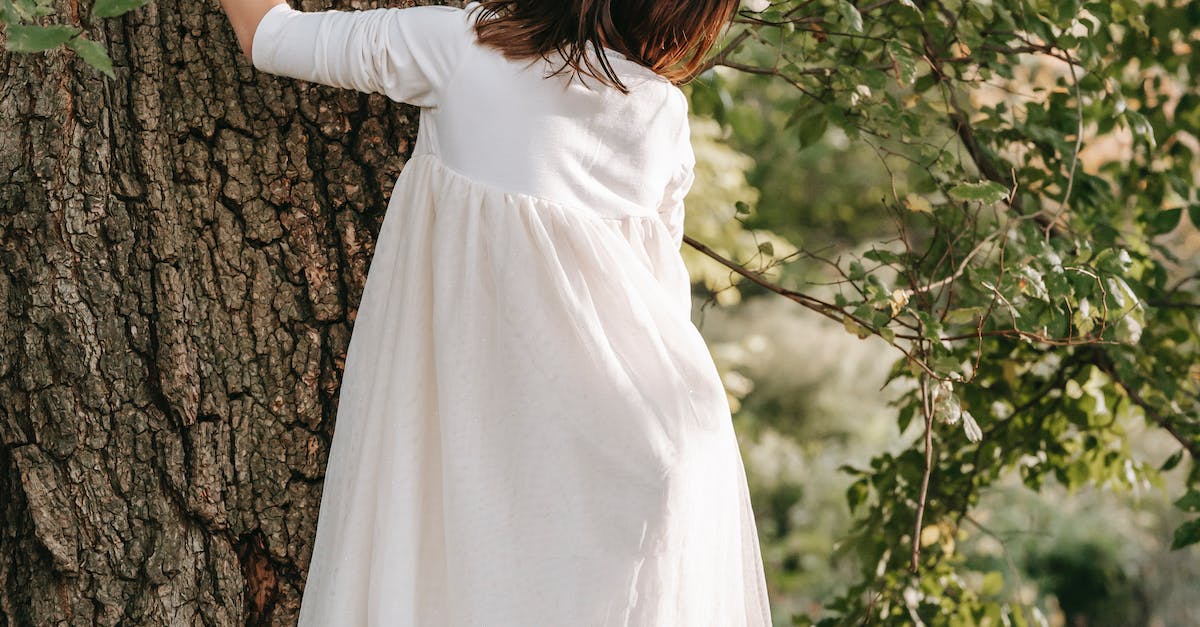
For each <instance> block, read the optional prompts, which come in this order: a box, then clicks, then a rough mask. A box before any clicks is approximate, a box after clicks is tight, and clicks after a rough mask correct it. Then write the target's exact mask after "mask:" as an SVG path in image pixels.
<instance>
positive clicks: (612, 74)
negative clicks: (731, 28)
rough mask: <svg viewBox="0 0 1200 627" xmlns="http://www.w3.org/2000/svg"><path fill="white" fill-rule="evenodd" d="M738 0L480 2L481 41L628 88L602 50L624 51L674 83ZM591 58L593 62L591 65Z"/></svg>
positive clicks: (513, 55)
mask: <svg viewBox="0 0 1200 627" xmlns="http://www.w3.org/2000/svg"><path fill="white" fill-rule="evenodd" d="M738 1H739V0H481V2H480V4H479V6H478V7H477V8H478V9H479V13H478V15H476V22H475V31H476V34H477V35H478V38H479V42H480V43H481V44H483V45H486V46H490V47H492V48H495V49H497V50H499V51H500V52H501V53H503V54H504V56H506V57H508V58H510V59H533V58H538V57H541V58H544V59H548V58H549V57H548V55H549V54H550V53H552V52H553V53H556V54H557V55H559V56H560V57H561V58H562V59H563V60H564V64H563V65H562V66H561V67H560V68H559V71H560V72H561V71H568V70H569V71H573V72H577V73H579V74H584V75H587V76H591V77H593V78H595V79H597V80H599V81H600V82H601V83H604V84H607V85H610V86H613V87H615V88H617V89H619V90H620V91H622V92H626V91H627V89H626V86H625V84H624V83H623V82H622V81H621V79H620V77H619V76H618V75H617V72H616V71H614V70H613V68H612V66H611V65H610V64H609V62H608V59H607V57H605V56H604V55H603V54H599V55H594V56H593V55H589V54H588V48H589V47H594V49H595V50H597V51H600V50H603V49H604V48H607V49H609V50H613V51H616V52H618V53H620V54H622V55H624V56H625V57H626V58H627V59H629V60H630V61H633V62H635V63H638V64H640V65H643V66H645V67H647V68H649V69H651V70H653V71H654V72H656V73H658V74H660V75H662V76H664V77H666V78H668V79H669V80H670V81H671V82H673V83H675V84H679V83H681V82H686V80H687V79H688V78H690V77H691V76H692V75H693V74H694V73H695V71H696V70H697V69H698V68H699V67H700V66H701V65H702V64H703V62H704V57H705V55H706V54H707V53H708V52H709V51H710V50H711V49H712V46H713V44H714V43H716V41H717V38H718V37H719V36H720V34H721V31H722V30H723V29H724V28H725V27H726V26H727V25H728V24H729V22H730V19H731V18H732V17H733V14H734V12H735V11H736V9H737V6H738ZM597 64H598V66H599V67H597Z"/></svg>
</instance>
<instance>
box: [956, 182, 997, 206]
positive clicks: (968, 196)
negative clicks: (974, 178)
mask: <svg viewBox="0 0 1200 627" xmlns="http://www.w3.org/2000/svg"><path fill="white" fill-rule="evenodd" d="M1007 196H1008V188H1007V187H1005V186H1003V185H1001V184H999V183H997V182H995V181H979V182H977V183H959V184H958V185H955V186H954V187H951V188H950V197H951V198H955V199H958V200H981V201H983V202H996V201H998V200H1000V199H1002V198H1005V197H1007Z"/></svg>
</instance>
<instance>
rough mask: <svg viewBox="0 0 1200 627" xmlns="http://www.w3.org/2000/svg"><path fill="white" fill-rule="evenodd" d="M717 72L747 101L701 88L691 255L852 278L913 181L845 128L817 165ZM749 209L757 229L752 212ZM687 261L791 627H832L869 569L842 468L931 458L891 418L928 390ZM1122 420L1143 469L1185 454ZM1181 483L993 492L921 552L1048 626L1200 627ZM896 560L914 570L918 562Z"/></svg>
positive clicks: (774, 88) (1197, 565) (743, 78)
mask: <svg viewBox="0 0 1200 627" xmlns="http://www.w3.org/2000/svg"><path fill="white" fill-rule="evenodd" d="M715 72H716V73H719V74H720V75H721V82H722V84H723V86H724V87H725V88H726V92H727V95H732V100H729V99H728V98H727V100H726V102H724V103H721V106H719V107H714V106H713V105H712V102H711V100H712V98H714V96H713V94H712V93H710V92H711V90H709V89H707V88H706V86H705V85H704V84H703V83H704V81H705V80H706V78H705V77H703V76H702V77H700V78H699V79H697V81H696V82H695V83H694V84H693V85H691V86H689V87H688V88H687V91H688V92H689V94H690V97H691V99H692V108H693V121H692V126H693V128H692V132H693V143H694V145H695V147H696V152H697V160H698V164H697V170H698V176H697V181H696V185H695V187H694V188H693V190H692V193H691V194H690V195H689V197H688V201H687V206H688V216H687V222H686V229H685V230H686V232H687V234H688V235H689V236H691V237H693V238H695V239H697V240H698V241H700V242H702V243H704V244H705V245H707V246H709V247H711V248H713V249H714V250H715V251H717V252H719V253H720V254H722V255H724V256H726V257H729V258H734V259H737V260H738V261H739V262H742V263H745V264H746V265H748V266H751V267H754V266H755V265H756V263H759V262H760V259H759V257H760V253H759V250H760V249H759V247H760V246H761V245H762V244H763V243H764V242H769V243H770V244H769V245H770V249H771V250H772V252H773V254H774V256H775V257H782V256H787V255H789V254H791V253H793V252H795V251H796V250H798V249H799V248H803V249H805V250H808V251H814V252H819V254H820V255H821V256H822V257H824V258H828V259H836V258H838V257H839V256H840V255H843V254H850V253H855V252H858V253H861V252H862V251H863V250H864V249H866V248H867V247H869V246H870V245H871V244H873V243H876V242H878V241H879V240H881V239H885V238H887V237H888V236H889V233H892V232H894V231H895V225H894V223H893V222H892V217H890V216H889V215H888V214H887V213H886V212H883V211H881V210H880V209H879V205H880V197H881V196H884V195H885V193H886V188H887V186H890V185H891V182H890V181H891V176H892V174H895V173H889V172H888V171H887V170H885V168H884V167H883V165H882V162H881V160H880V159H879V158H878V156H877V155H876V154H875V152H874V151H873V150H871V149H870V148H869V147H867V146H865V145H864V144H862V143H861V142H855V141H852V140H850V139H848V138H847V137H846V136H845V134H844V133H841V132H840V129H837V128H830V129H828V130H827V131H826V132H824V134H823V135H822V136H820V137H818V138H816V139H814V140H812V143H811V144H809V145H807V146H805V147H803V148H801V145H800V144H801V142H800V141H797V140H796V139H795V136H796V133H795V131H789V130H787V129H786V128H785V125H786V122H787V117H788V115H789V111H791V110H793V107H797V106H803V103H802V102H800V101H798V100H797V99H795V97H794V96H793V95H792V94H791V91H793V90H790V88H788V87H787V86H786V85H784V84H782V83H781V82H779V81H773V80H770V79H769V78H764V77H755V76H747V75H742V74H739V73H737V72H736V71H734V70H729V69H728V68H716V70H715ZM710 74H712V72H710ZM718 110H719V111H718ZM718 120H719V121H718ZM1108 149H1109V150H1117V149H1119V146H1110V147H1109V148H1108ZM1097 158H1098V159H1103V158H1104V156H1103V155H1098V156H1097ZM898 176H903V173H899V174H898ZM738 203H745V207H746V209H743V211H741V212H739V211H738V209H737V208H736V205H737V204H738ZM1168 245H1169V246H1170V247H1171V249H1172V250H1173V251H1174V252H1175V254H1177V255H1178V256H1179V257H1180V258H1182V259H1184V260H1188V259H1196V258H1198V257H1200V232H1198V231H1197V229H1196V227H1195V226H1194V225H1191V224H1190V223H1187V221H1186V220H1185V221H1184V222H1183V224H1181V226H1180V228H1179V229H1178V230H1177V232H1176V233H1173V234H1172V236H1171V237H1170V241H1169V242H1168ZM683 254H684V256H685V259H686V260H687V262H688V266H689V269H690V270H691V272H692V277H693V281H694V284H695V290H694V304H695V311H694V319H695V320H696V321H697V324H698V326H699V327H700V329H701V331H702V333H703V334H704V335H705V337H706V338H707V340H708V341H709V344H710V347H711V350H712V352H713V355H714V358H715V359H716V361H717V363H718V365H719V367H720V369H721V371H722V373H723V377H724V379H725V383H726V388H727V391H728V394H729V400H730V403H731V406H732V407H733V408H734V409H735V414H734V422H735V426H736V428H737V430H738V433H739V438H740V442H741V447H742V451H743V455H744V457H745V460H746V465H747V473H748V475H749V480H750V484H751V485H750V489H751V493H752V497H753V501H754V506H755V510H756V513H757V519H758V525H759V536H760V539H761V542H762V549H763V555H764V559H765V563H766V567H767V579H768V584H769V587H770V593H771V598H772V606H773V610H774V613H775V621H776V624H777V625H788V624H792V622H791V621H792V617H793V616H795V615H804V616H809V617H811V618H813V619H816V618H817V617H818V616H820V615H821V613H822V612H821V608H822V606H824V605H826V604H827V603H830V602H831V601H832V600H833V599H834V598H835V597H836V596H837V595H838V594H842V593H845V591H846V588H847V586H848V585H849V583H850V582H852V581H853V580H854V579H855V577H856V576H857V572H858V570H859V566H860V565H857V564H855V563H854V557H853V555H849V554H846V553H843V552H839V548H840V546H841V543H842V542H843V540H844V539H845V536H846V534H847V531H848V530H849V529H850V528H851V526H852V524H853V519H852V516H851V513H850V511H849V508H848V505H847V502H846V498H845V493H846V490H847V488H848V487H849V486H850V484H851V483H852V480H853V477H852V476H851V475H850V474H848V473H846V472H843V471H841V470H840V468H841V467H842V466H844V465H847V464H849V465H851V466H855V467H864V466H866V465H867V464H868V463H869V461H870V460H871V459H872V458H873V457H874V456H876V455H878V454H880V453H883V452H892V453H894V454H898V453H899V452H901V451H903V450H905V449H909V448H913V447H915V446H917V445H918V444H917V443H918V442H919V439H920V438H921V433H922V430H921V428H920V425H918V424H916V423H918V422H919V421H913V422H914V424H912V425H911V426H910V428H909V429H907V430H906V432H905V433H901V432H900V430H899V428H898V426H897V419H896V409H895V408H894V407H893V406H890V405H889V403H890V402H892V401H894V399H896V398H897V396H898V395H899V392H901V391H902V390H903V389H905V388H904V387H903V385H909V386H911V385H912V383H911V381H904V382H901V381H898V380H897V381H892V382H891V383H890V384H888V385H886V386H885V385H884V382H885V380H886V379H887V376H888V373H889V370H890V369H891V368H892V364H893V362H894V361H895V360H896V358H897V353H896V351H895V350H894V349H893V348H892V347H891V346H889V345H888V344H887V343H885V342H883V341H881V340H880V339H879V338H877V337H873V336H872V337H868V338H867V339H859V338H858V337H857V336H856V335H853V334H851V333H847V332H846V330H845V329H844V328H843V326H842V325H841V324H839V323H837V322H833V321H831V320H829V319H826V318H825V317H823V316H821V315H819V314H817V313H815V312H813V311H811V310H808V309H805V308H802V307H800V306H799V305H797V304H796V303H794V302H792V301H790V300H788V299H786V298H783V297H781V296H779V295H777V294H774V293H772V292H769V291H767V290H765V289H762V288H759V287H757V286H755V285H752V284H749V283H747V282H745V281H738V279H739V277H738V276H737V275H735V274H734V273H732V272H731V271H729V270H728V269H727V268H725V267H724V266H722V265H720V264H718V263H716V262H715V261H713V260H712V259H711V258H710V257H708V256H706V255H704V254H701V253H700V252H698V251H696V250H694V249H692V248H690V247H688V246H687V245H685V246H684V250H683ZM773 278H774V279H775V280H776V281H777V282H779V283H781V284H787V285H793V286H797V285H803V286H804V289H805V290H806V291H808V292H811V293H822V289H821V286H822V284H823V282H826V281H833V280H835V279H836V277H834V276H832V275H831V274H830V269H829V267H828V266H827V265H826V264H825V263H823V262H821V261H818V260H814V259H806V258H804V257H803V256H801V257H799V258H797V259H795V260H794V261H791V262H790V263H788V264H787V265H785V266H781V267H780V268H777V269H776V270H775V274H773ZM824 293H826V294H829V293H831V292H829V291H825V292H824ZM1119 419H1122V420H1127V421H1128V423H1129V424H1128V426H1127V429H1128V431H1127V437H1128V441H1129V443H1130V446H1131V447H1132V448H1133V449H1134V451H1135V452H1134V454H1135V455H1138V456H1141V457H1142V458H1150V459H1161V458H1165V457H1168V456H1169V455H1171V453H1173V452H1174V451H1175V450H1177V448H1178V445H1177V443H1175V442H1174V441H1173V440H1172V439H1171V438H1169V437H1167V436H1166V435H1165V434H1164V433H1162V432H1161V430H1152V429H1147V428H1146V427H1145V426H1144V425H1143V423H1142V421H1140V420H1137V421H1135V420H1129V419H1128V417H1127V416H1123V417H1121V418H1119ZM1183 472H1184V471H1183V470H1182V469H1179V468H1177V469H1175V470H1174V471H1170V472H1166V473H1164V474H1163V476H1162V479H1163V481H1165V482H1166V483H1167V484H1168V485H1165V486H1150V485H1141V481H1140V480H1135V481H1131V482H1129V483H1116V482H1112V483H1110V484H1108V485H1091V484H1089V485H1086V486H1084V487H1083V488H1080V489H1075V490H1068V489H1067V488H1066V487H1064V486H1063V485H1061V484H1059V483H1057V482H1056V481H1054V480H1053V479H1051V480H1049V481H1047V482H1046V483H1045V484H1044V485H1043V487H1042V489H1040V490H1036V491H1035V490H1033V489H1031V488H1029V487H1026V486H1025V485H1023V483H1022V482H1021V481H1020V480H1019V478H1017V477H1014V476H1008V477H1006V478H1005V479H1004V480H1002V481H1000V482H997V483H996V484H994V485H992V486H990V487H988V488H986V489H985V490H984V495H983V498H982V499H981V501H980V504H979V505H978V506H976V507H975V508H974V509H973V510H972V512H971V514H970V516H969V517H968V524H967V525H966V526H964V527H963V528H961V529H960V530H958V532H957V533H952V534H951V533H946V534H943V535H942V537H934V536H936V535H938V534H935V533H930V534H928V535H929V536H931V537H925V538H923V539H922V540H923V543H927V544H926V550H937V549H938V547H943V546H944V547H947V548H949V546H948V545H952V544H954V543H957V544H958V546H957V547H956V550H957V551H958V552H959V553H960V554H961V555H962V556H963V557H964V559H965V565H966V567H965V568H964V569H963V570H962V572H963V576H966V577H974V578H976V579H977V581H973V582H970V583H971V584H972V585H973V586H974V588H975V589H977V590H980V591H982V592H983V593H984V594H988V595H993V596H995V597H997V598H1001V599H1006V600H1009V601H1011V603H1012V605H1013V606H1014V607H1018V606H1020V607H1021V609H1019V610H1017V612H1018V613H1019V614H1020V615H1023V616H1024V617H1025V618H1026V620H1027V621H1028V622H1029V623H1031V624H1049V625H1104V626H1107V625H1114V626H1115V625H1162V626H1168V625H1170V626H1174V625H1179V626H1184V625H1200V559H1197V558H1198V557H1200V551H1197V550H1196V546H1195V545H1193V546H1191V547H1188V548H1186V549H1183V550H1177V551H1171V550H1170V544H1171V537H1172V536H1171V531H1172V529H1174V528H1175V527H1176V526H1178V525H1179V524H1180V522H1181V521H1182V520H1183V519H1184V514H1183V513H1182V512H1180V511H1179V510H1178V509H1175V508H1173V507H1172V505H1171V500H1170V497H1169V495H1170V494H1178V493H1180V492H1181V491H1182V490H1183V484H1184V482H1185V479H1184V476H1183ZM1009 474H1010V475H1011V474H1013V473H1009ZM935 481H936V477H935ZM1131 485H1132V487H1131ZM1138 486H1141V487H1140V488H1139V487H1138ZM1162 488H1165V489H1162ZM914 496H915V495H914ZM927 531H928V530H927ZM896 541H897V547H896V549H897V551H900V552H903V551H906V550H907V547H905V546H903V545H901V544H900V543H899V540H898V539H897V540H896ZM1005 624H1009V623H1007V622H1006V623H1005Z"/></svg>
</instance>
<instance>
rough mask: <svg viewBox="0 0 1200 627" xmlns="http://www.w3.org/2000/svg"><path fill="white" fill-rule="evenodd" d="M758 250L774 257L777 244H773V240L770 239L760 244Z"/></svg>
mask: <svg viewBox="0 0 1200 627" xmlns="http://www.w3.org/2000/svg"><path fill="white" fill-rule="evenodd" d="M758 252H760V253H762V254H764V255H766V256H768V257H774V256H775V246H774V245H773V244H771V242H769V241H767V242H761V243H759V245H758Z"/></svg>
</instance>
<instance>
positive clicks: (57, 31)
mask: <svg viewBox="0 0 1200 627" xmlns="http://www.w3.org/2000/svg"><path fill="white" fill-rule="evenodd" d="M78 32H79V29H78V28H76V27H74V26H67V25H65V24H54V25H53V26H38V25H36V24H9V26H8V41H7V42H5V44H4V47H5V48H8V49H9V50H11V51H13V52H40V51H42V50H49V49H51V48H57V47H58V46H61V45H63V44H64V43H66V42H67V40H68V39H70V38H71V37H72V36H74V35H75V33H78Z"/></svg>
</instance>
